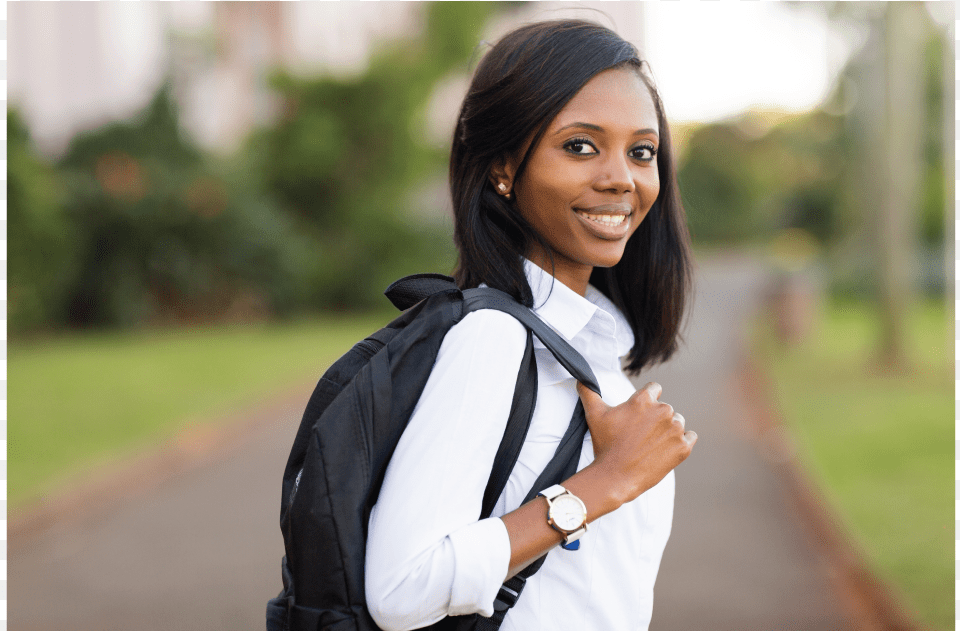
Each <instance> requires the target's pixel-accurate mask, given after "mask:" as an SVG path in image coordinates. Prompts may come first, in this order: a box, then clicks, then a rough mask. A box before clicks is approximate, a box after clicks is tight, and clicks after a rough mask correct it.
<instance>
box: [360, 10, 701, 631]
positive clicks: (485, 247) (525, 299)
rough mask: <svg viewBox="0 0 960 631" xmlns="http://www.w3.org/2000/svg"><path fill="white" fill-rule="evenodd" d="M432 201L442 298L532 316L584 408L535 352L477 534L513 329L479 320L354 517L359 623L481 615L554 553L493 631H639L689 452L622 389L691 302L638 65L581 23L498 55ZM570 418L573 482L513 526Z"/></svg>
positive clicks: (450, 353)
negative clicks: (446, 230)
mask: <svg viewBox="0 0 960 631" xmlns="http://www.w3.org/2000/svg"><path fill="white" fill-rule="evenodd" d="M450 180H451V189H452V195H453V205H454V214H455V219H456V242H457V247H458V249H459V253H460V258H459V263H458V268H457V271H456V278H457V281H458V283H459V284H460V285H461V286H462V287H464V288H467V287H476V286H479V285H481V284H485V285H487V286H490V287H495V288H497V289H500V290H503V291H505V292H507V293H509V294H511V295H512V296H514V297H515V298H516V299H517V300H518V301H520V302H521V303H523V304H525V305H527V306H529V307H531V308H532V309H533V310H534V312H535V313H536V314H537V315H538V316H539V317H540V318H541V319H543V320H544V321H545V322H547V324H549V325H550V326H551V327H552V328H554V329H555V330H556V331H557V332H559V333H560V334H561V335H562V336H563V337H564V338H565V339H566V340H567V341H568V342H569V343H570V344H571V345H572V346H573V347H574V348H576V349H577V350H578V351H579V352H580V353H581V354H582V355H583V356H584V358H586V360H587V361H588V362H589V363H590V365H591V368H592V369H593V371H594V373H595V374H596V376H597V378H598V381H599V384H600V388H601V391H602V393H603V399H602V400H601V398H600V397H599V396H597V395H596V394H594V393H593V392H591V391H589V390H587V389H586V388H584V387H582V386H580V385H579V384H578V383H577V382H576V381H575V380H574V379H573V377H571V376H570V374H569V373H567V372H566V371H565V370H564V369H563V368H561V367H560V366H559V364H558V363H557V361H556V360H555V359H554V358H553V356H552V355H551V354H550V352H549V351H548V350H546V349H545V348H544V347H542V346H540V345H537V347H536V359H537V373H538V391H537V403H536V408H535V411H534V415H533V419H532V421H531V425H530V430H529V433H528V434H527V437H526V441H525V443H524V445H523V448H522V450H521V452H520V457H519V461H518V462H517V465H516V467H515V468H514V470H513V472H512V473H511V475H510V478H509V481H508V483H507V486H506V489H505V490H504V492H503V494H502V496H501V497H500V499H499V502H498V504H497V508H496V510H495V511H494V517H491V518H490V519H484V520H479V521H478V519H477V516H478V515H479V513H480V504H481V499H482V495H483V491H484V488H485V485H486V482H487V478H488V476H489V474H490V470H491V467H492V465H493V460H494V456H495V454H496V451H497V448H498V445H499V443H500V439H501V438H502V436H503V432H504V428H505V425H506V420H507V415H508V413H509V410H510V405H511V401H512V396H513V390H514V385H515V382H516V378H517V371H518V369H519V366H520V362H521V356H522V354H523V349H524V344H525V339H526V330H525V329H524V327H523V326H522V325H521V324H520V323H519V322H517V321H516V320H514V319H513V318H511V317H510V316H509V315H506V314H504V313H501V312H497V311H479V312H475V313H471V314H470V315H468V316H466V317H465V318H464V319H463V320H462V321H461V323H460V324H458V325H457V326H455V327H454V328H453V329H451V330H450V332H449V333H448V334H447V336H446V338H445V339H444V342H443V345H442V347H441V349H440V353H439V356H438V358H437V361H436V364H435V366H434V369H433V371H432V373H431V376H430V379H429V381H428V383H427V386H426V389H425V390H424V392H423V394H422V396H421V398H420V401H419V403H418V405H417V408H416V410H415V412H414V415H413V417H412V418H411V421H410V424H409V426H408V428H407V429H406V431H405V433H404V435H403V437H402V439H401V441H400V443H399V445H398V446H397V449H396V452H395V454H394V456H393V458H392V460H391V462H390V465H389V468H388V469H387V473H386V478H385V480H384V483H383V487H382V489H381V492H380V496H379V499H378V503H377V505H376V506H375V508H374V510H373V512H372V513H371V516H370V530H369V539H368V543H367V553H366V555H367V556H366V594H367V603H368V607H369V609H370V611H371V614H372V615H373V617H374V620H375V621H376V622H377V624H378V625H380V626H381V627H382V628H384V629H415V628H419V627H423V626H427V625H429V624H431V623H434V622H436V621H438V620H440V619H442V618H443V617H445V616H455V615H463V614H471V613H479V614H480V615H483V616H490V615H491V614H492V613H493V609H494V600H495V598H496V596H497V593H498V590H499V588H500V586H501V584H502V583H503V582H504V580H506V579H507V578H508V577H510V576H513V575H514V574H515V573H516V572H518V571H519V570H520V569H521V568H523V567H525V566H526V565H528V564H530V563H531V562H532V561H534V560H536V559H537V558H539V557H540V556H542V555H544V554H545V553H547V552H548V551H551V550H553V551H552V552H551V553H550V554H549V555H548V556H547V558H546V561H545V562H544V564H543V566H542V568H541V569H540V571H539V572H538V573H536V574H535V575H534V576H533V577H531V578H530V580H529V581H528V582H527V585H526V587H525V589H524V591H523V593H522V594H521V596H520V598H519V600H518V601H517V603H516V605H515V606H514V607H513V608H512V609H511V610H510V611H509V613H508V614H507V616H506V618H505V620H504V623H503V626H502V627H501V628H502V629H505V630H506V629H510V630H524V631H528V630H530V629H540V628H542V629H555V630H565V629H598V630H601V629H602V630H605V631H609V630H620V629H646V628H647V626H648V624H649V621H650V616H651V608H652V599H653V584H654V580H655V578H656V574H657V569H658V567H659V564H660V557H661V555H662V553H663V548H664V545H665V544H666V541H667V537H668V535H669V533H670V525H671V519H672V512H673V495H674V478H673V469H674V468H675V467H676V466H677V465H678V464H679V463H680V462H682V461H683V460H684V459H685V458H686V457H687V456H688V455H689V454H690V451H691V448H692V446H693V444H694V443H695V442H696V434H694V433H693V432H692V431H686V432H685V431H684V419H683V417H682V416H680V415H679V414H676V413H674V411H673V408H672V407H671V406H669V405H668V404H666V403H663V402H661V401H660V400H659V399H660V386H659V385H657V384H655V383H650V384H647V386H645V387H644V388H643V389H642V390H640V391H635V389H634V388H633V386H632V385H631V384H630V382H629V381H628V380H627V378H626V376H625V375H624V372H623V370H622V369H621V366H625V369H626V370H627V371H628V372H630V373H637V372H639V371H640V370H641V369H642V368H644V367H645V366H648V365H650V364H652V363H655V362H658V361H663V360H665V359H667V358H668V357H670V355H671V354H672V353H673V351H674V350H675V349H676V346H677V336H678V330H679V326H680V321H681V318H682V315H683V311H684V299H685V295H686V292H687V290H688V288H689V260H690V259H689V251H688V237H687V231H686V227H685V224H684V215H683V209H682V207H681V204H680V198H679V194H678V191H677V184H676V174H675V170H674V165H673V162H672V156H671V147H670V136H669V131H668V128H667V123H666V120H665V118H664V115H663V107H662V105H661V103H660V98H659V96H658V94H657V91H656V89H655V88H654V86H653V84H652V82H651V80H650V78H649V77H648V75H647V74H646V73H645V68H644V63H643V62H642V61H641V60H640V59H639V56H638V53H637V51H636V49H635V48H634V47H633V46H632V45H630V44H629V43H627V42H625V41H623V40H622V39H620V38H619V37H618V36H617V35H616V34H614V33H613V32H611V31H610V30H608V29H606V28H603V27H601V26H598V25H596V24H592V23H588V22H582V21H555V22H541V23H537V24H532V25H529V26H524V27H522V28H519V29H517V30H515V31H513V32H512V33H510V34H508V35H507V36H506V37H504V38H503V39H502V40H501V41H500V42H499V43H498V44H497V45H496V46H494V47H493V48H492V49H491V50H490V51H489V52H488V53H487V54H486V56H485V57H484V59H483V60H482V61H481V63H480V65H479V67H478V68H477V71H476V74H475V76H474V79H473V82H472V84H471V86H470V90H469V92H468V94H467V96H466V98H465V100H464V103H463V107H462V109H461V113H460V118H459V122H458V124H457V128H456V132H455V135H454V140H453V147H452V154H451V160H450ZM578 397H579V398H580V399H582V401H583V404H584V408H585V411H586V419H587V425H588V427H589V430H590V431H589V433H588V434H587V436H586V438H585V439H584V444H583V450H582V453H581V457H580V462H579V470H578V471H577V473H576V474H574V475H573V476H571V477H570V478H569V479H567V480H565V481H563V482H562V483H561V485H560V486H561V487H562V488H552V489H544V491H546V495H547V496H549V497H550V499H549V500H548V499H547V497H543V496H539V497H537V498H536V499H535V500H533V501H530V502H528V503H525V504H523V505H521V502H522V500H523V498H524V496H525V495H526V494H527V492H528V491H529V490H530V489H531V486H532V484H533V483H534V481H535V480H536V478H537V476H538V475H539V473H540V472H541V471H542V470H543V468H544V466H545V465H546V464H547V462H548V461H549V460H550V459H551V457H552V455H553V453H554V451H555V449H556V447H557V444H558V442H559V440H560V438H561V436H562V435H563V433H564V432H565V430H566V429H567V425H568V424H569V422H570V418H571V415H572V413H573V411H574V408H575V406H576V403H577V401H578ZM538 491H539V489H538ZM570 496H575V497H576V498H579V500H580V502H581V503H577V502H575V501H573V500H572V499H571V498H570ZM561 505H562V506H564V507H566V508H563V509H561V508H559V507H560V506H561ZM579 507H583V508H585V515H584V514H583V512H584V511H583V508H579ZM551 520H552V523H551ZM584 526H588V527H587V528H586V529H585V528H584ZM574 540H578V541H579V549H577V550H572V549H565V548H561V547H558V546H559V544H565V545H566V544H571V543H572V542H573V541H574ZM570 547H574V546H570Z"/></svg>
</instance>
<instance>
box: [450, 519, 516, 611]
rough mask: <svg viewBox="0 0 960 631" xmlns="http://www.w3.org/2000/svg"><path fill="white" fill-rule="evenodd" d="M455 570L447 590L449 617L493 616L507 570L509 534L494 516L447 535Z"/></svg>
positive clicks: (508, 562)
mask: <svg viewBox="0 0 960 631" xmlns="http://www.w3.org/2000/svg"><path fill="white" fill-rule="evenodd" d="M449 538H450V543H451V545H452V547H453V554H454V559H455V563H456V565H455V570H454V575H453V586H452V587H451V590H450V608H449V614H450V615H451V616H461V615H465V614H471V613H479V614H480V615H481V616H486V617H487V618H489V617H490V616H492V615H493V601H494V600H496V598H497V594H498V593H500V586H501V585H503V580H504V579H505V578H506V577H507V570H509V568H510V535H509V534H507V527H506V526H505V525H504V524H503V522H502V521H501V520H500V519H499V518H497V517H491V518H489V519H482V520H480V521H478V522H476V523H473V524H470V525H468V526H464V527H463V528H460V529H459V530H456V531H454V532H452V533H450V535H449Z"/></svg>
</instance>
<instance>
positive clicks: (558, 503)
mask: <svg viewBox="0 0 960 631" xmlns="http://www.w3.org/2000/svg"><path fill="white" fill-rule="evenodd" d="M550 517H551V518H552V519H553V523H555V524H556V525H557V527H558V528H560V529H561V530H565V531H567V532H571V531H573V530H576V529H578V528H579V527H580V526H582V525H583V522H584V521H585V520H586V519H587V510H586V508H585V507H584V505H583V502H581V501H580V500H579V499H578V498H576V497H574V496H572V495H560V496H559V497H557V498H556V499H554V500H553V506H552V507H551V509H550Z"/></svg>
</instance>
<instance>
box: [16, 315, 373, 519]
mask: <svg viewBox="0 0 960 631" xmlns="http://www.w3.org/2000/svg"><path fill="white" fill-rule="evenodd" d="M388 319H389V316H384V315H379V316H362V317H358V316H342V317H335V316H330V317H328V318H326V319H320V320H311V321H303V322H297V323H291V324H283V325H280V324H260V325H242V326H224V327H216V328H198V329H181V330H172V331H171V330H166V331H151V332H146V333H98V334H84V335H77V336H70V337H62V338H57V339H49V340H44V341H38V342H30V343H20V344H18V343H16V342H14V343H11V344H10V346H9V349H8V353H9V355H8V365H7V369H8V419H9V422H8V424H7V449H8V483H7V484H8V501H9V504H10V507H11V508H13V509H16V508H17V507H18V506H21V505H23V504H24V503H25V502H29V501H31V500H35V499H36V498H38V497H41V496H42V495H43V494H45V493H48V492H50V491H51V490H53V489H55V488H56V487H57V485H58V484H62V483H63V481H64V480H65V479H67V478H69V477H71V476H73V475H75V474H78V473H82V472H83V471H87V470H89V469H91V468H92V467H95V466H96V465H97V464H98V463H102V462H105V461H109V460H110V459H112V458H116V457H117V456H119V455H123V454H129V453H133V452H135V451H137V450H140V449H144V448H149V447H150V446H152V445H156V444H157V442H158V441H161V440H163V439H165V438H168V437H170V436H172V435H173V434H174V433H175V432H176V431H177V430H179V429H181V428H182V427H184V426H185V425H187V424H189V423H197V422H204V421H207V420H208V419H211V418H217V416H218V415H222V414H223V413H225V412H229V411H230V410H234V409H239V408H241V407H242V406H244V405H249V404H253V403H255V402H258V401H260V400H262V399H263V398H264V397H265V396H269V395H270V394H272V393H273V392H276V391H278V390H282V389H283V388H285V387H289V386H294V385H296V384H298V383H306V382H308V381H309V380H311V379H316V378H318V377H319V376H320V374H321V373H322V371H323V369H325V368H326V367H327V366H328V365H329V364H330V363H332V361H333V360H335V359H336V358H337V357H339V356H340V355H341V354H342V353H343V352H345V351H346V350H347V349H348V348H349V347H350V346H351V345H352V344H353V343H354V342H356V341H357V340H358V339H361V338H363V337H364V336H366V335H367V334H369V333H370V332H371V331H374V330H376V329H377V328H379V327H380V326H382V325H383V324H385V323H386V322H387V321H388ZM304 404H306V400H304ZM292 440H293V437H292V436H291V441H292Z"/></svg>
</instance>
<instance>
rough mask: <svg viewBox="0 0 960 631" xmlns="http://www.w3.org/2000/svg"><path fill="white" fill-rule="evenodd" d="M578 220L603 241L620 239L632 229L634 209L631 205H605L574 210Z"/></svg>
mask: <svg viewBox="0 0 960 631" xmlns="http://www.w3.org/2000/svg"><path fill="white" fill-rule="evenodd" d="M574 211H575V214H576V216H577V218H578V219H579V220H580V221H581V223H582V224H583V225H584V226H585V227H586V228H587V230H588V231H589V232H590V233H591V234H593V235H594V236H596V237H598V238H601V239H608V240H613V239H620V238H622V237H623V236H624V235H626V234H627V232H628V231H629V228H630V219H631V215H632V214H633V207H631V206H630V204H626V203H624V204H603V205H600V206H591V207H589V208H574Z"/></svg>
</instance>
